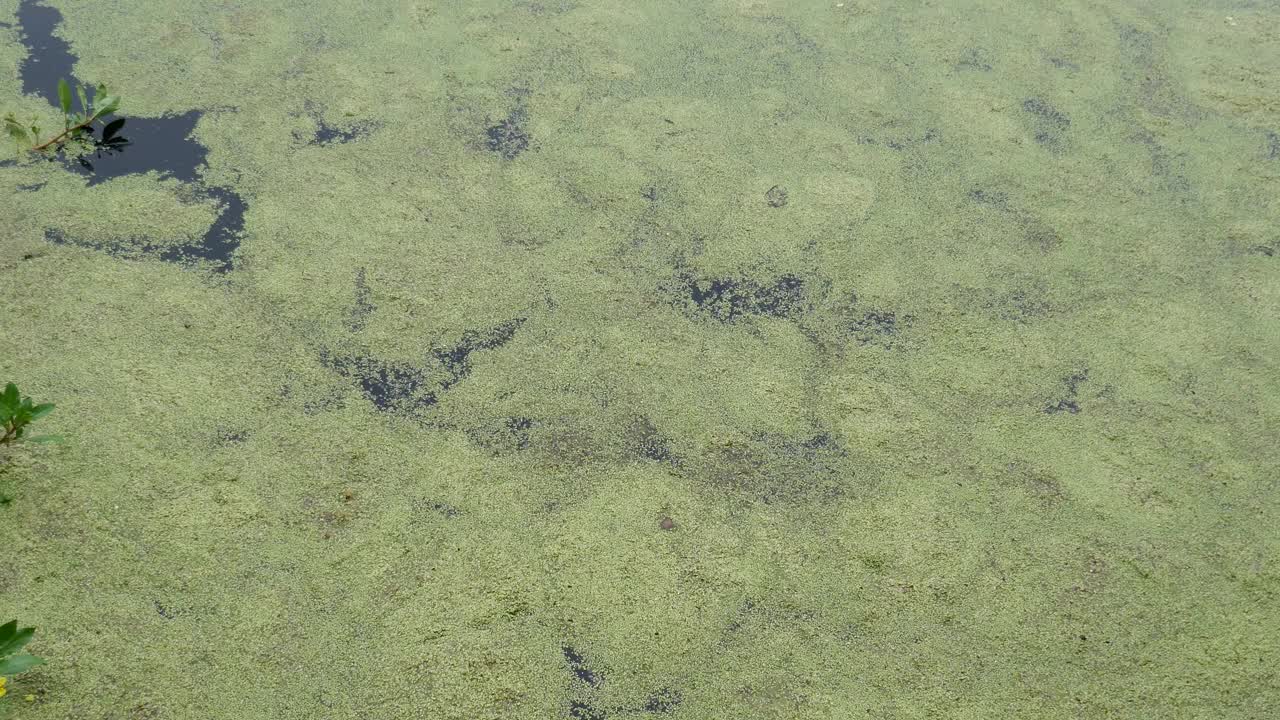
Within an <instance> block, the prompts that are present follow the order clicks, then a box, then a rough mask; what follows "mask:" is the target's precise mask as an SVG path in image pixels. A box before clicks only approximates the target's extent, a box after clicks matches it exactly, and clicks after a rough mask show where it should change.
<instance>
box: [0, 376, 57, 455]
mask: <svg viewBox="0 0 1280 720" xmlns="http://www.w3.org/2000/svg"><path fill="white" fill-rule="evenodd" d="M51 412H53V403H40V404H39V405H36V404H34V403H32V402H31V398H29V397H23V396H22V394H21V393H20V392H18V386H17V385H14V384H13V383H9V384H8V385H6V386H5V388H4V392H3V393H0V432H2V433H3V434H0V445H10V444H12V443H15V442H18V441H19V440H27V441H28V442H53V441H57V440H61V439H62V438H61V437H59V436H57V435H38V436H36V437H29V438H24V437H23V434H24V433H26V431H27V425H29V424H31V422H32V421H34V420H38V419H40V418H42V417H44V416H45V415H48V414H49V413H51Z"/></svg>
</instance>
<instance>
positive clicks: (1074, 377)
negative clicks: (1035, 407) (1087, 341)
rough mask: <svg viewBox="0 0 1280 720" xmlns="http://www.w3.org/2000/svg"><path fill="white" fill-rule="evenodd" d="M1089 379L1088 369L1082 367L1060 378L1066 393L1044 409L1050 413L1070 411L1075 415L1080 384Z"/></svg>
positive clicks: (1077, 408)
mask: <svg viewBox="0 0 1280 720" xmlns="http://www.w3.org/2000/svg"><path fill="white" fill-rule="evenodd" d="M1088 379H1089V369H1088V368H1082V369H1080V370H1077V371H1076V372H1073V373H1071V374H1070V375H1068V376H1066V377H1064V378H1062V384H1063V385H1065V386H1066V389H1067V391H1066V393H1065V394H1064V395H1063V396H1062V397H1061V398H1059V399H1058V401H1057V402H1051V403H1049V404H1048V405H1046V406H1045V408H1044V411H1045V412H1046V413H1048V414H1050V415H1053V414H1055V413H1060V412H1066V413H1071V414H1072V415H1075V414H1077V413H1079V412H1080V402H1079V400H1078V398H1079V395H1080V385H1081V384H1082V383H1084V382H1085V381H1087V380H1088Z"/></svg>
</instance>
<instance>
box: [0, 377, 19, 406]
mask: <svg viewBox="0 0 1280 720" xmlns="http://www.w3.org/2000/svg"><path fill="white" fill-rule="evenodd" d="M18 398H19V395H18V386H17V385H14V384H13V383H9V384H8V385H5V386H4V393H3V394H0V402H3V403H4V404H5V405H7V406H8V407H11V408H13V409H15V410H16V409H18Z"/></svg>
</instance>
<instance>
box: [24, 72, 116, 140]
mask: <svg viewBox="0 0 1280 720" xmlns="http://www.w3.org/2000/svg"><path fill="white" fill-rule="evenodd" d="M76 96H77V97H78V98H79V99H80V107H81V109H82V112H74V111H73V110H72V109H71V107H72V97H71V85H70V84H69V83H68V82H67V81H66V80H65V79H63V80H59V81H58V104H59V105H61V106H62V116H63V130H62V132H60V133H58V134H57V135H54V136H53V137H51V138H49V139H48V140H45V141H43V142H41V140H40V126H39V125H36V121H37V120H38V118H32V120H31V121H30V122H29V123H24V122H22V121H20V120H18V118H17V117H16V116H15V115H14V114H13V113H9V114H7V115H5V116H4V128H5V132H7V133H8V134H9V137H11V138H13V141H14V143H16V144H17V146H18V152H19V154H21V152H22V151H23V150H24V149H25V150H30V151H32V152H44V151H46V150H49V149H50V148H52V149H53V150H54V151H55V152H56V151H58V150H61V149H62V148H63V147H64V146H66V145H67V144H68V143H70V142H74V141H82V140H91V139H92V136H93V124H94V123H95V122H103V118H104V117H106V116H107V115H110V114H111V113H113V112H115V111H116V109H117V108H119V107H120V96H119V95H112V94H111V93H109V92H107V86H106V85H98V87H97V88H96V89H95V91H94V94H93V100H89V97H88V94H87V93H86V92H85V89H84V86H82V85H77V86H76ZM122 127H124V118H116V119H115V120H112V121H111V122H109V123H106V124H105V127H104V128H103V129H102V140H100V141H98V143H99V144H104V145H112V144H113V143H120V142H123V138H118V137H116V133H118V132H119V131H120V128H122Z"/></svg>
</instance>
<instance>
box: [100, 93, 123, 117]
mask: <svg viewBox="0 0 1280 720" xmlns="http://www.w3.org/2000/svg"><path fill="white" fill-rule="evenodd" d="M118 107H120V97H119V96H117V95H108V96H106V97H105V98H103V99H102V102H101V103H100V104H99V105H98V110H97V112H96V113H94V116H95V117H102V116H103V115H110V114H111V113H113V112H115V111H116V108H118Z"/></svg>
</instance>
